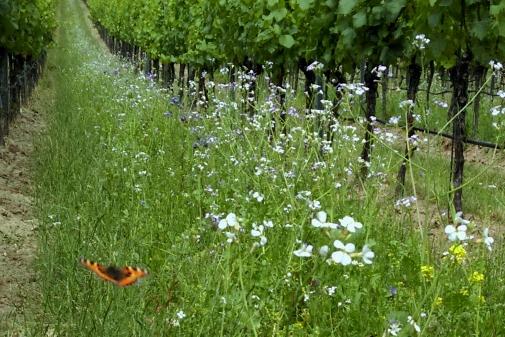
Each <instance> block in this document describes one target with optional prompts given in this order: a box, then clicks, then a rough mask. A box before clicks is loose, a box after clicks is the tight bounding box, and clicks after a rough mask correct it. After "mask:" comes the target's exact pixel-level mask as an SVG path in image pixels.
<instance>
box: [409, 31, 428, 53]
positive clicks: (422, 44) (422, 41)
mask: <svg viewBox="0 0 505 337" xmlns="http://www.w3.org/2000/svg"><path fill="white" fill-rule="evenodd" d="M429 43H430V39H428V38H426V35H424V34H418V35H416V38H415V40H414V43H413V44H414V46H415V47H417V48H419V49H420V50H423V49H424V48H426V46H427V45H428V44H429Z"/></svg>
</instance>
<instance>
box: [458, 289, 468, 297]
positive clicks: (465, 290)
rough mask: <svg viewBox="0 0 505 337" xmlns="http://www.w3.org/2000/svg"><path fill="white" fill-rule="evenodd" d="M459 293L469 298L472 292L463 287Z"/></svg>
mask: <svg viewBox="0 0 505 337" xmlns="http://www.w3.org/2000/svg"><path fill="white" fill-rule="evenodd" d="M459 293H460V294H461V295H463V296H468V295H470V292H469V291H468V288H467V287H463V288H461V289H460V290H459Z"/></svg>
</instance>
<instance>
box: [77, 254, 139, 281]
mask: <svg viewBox="0 0 505 337" xmlns="http://www.w3.org/2000/svg"><path fill="white" fill-rule="evenodd" d="M79 261H80V262H81V264H82V265H83V266H84V267H86V268H88V269H89V270H91V271H92V272H94V273H95V274H97V275H98V276H99V277H100V278H101V279H103V280H105V281H110V282H112V283H114V284H115V285H117V286H119V287H126V286H130V285H132V284H134V283H135V282H137V281H138V280H139V279H140V278H142V277H144V276H146V275H147V274H148V273H147V270H145V269H141V268H136V267H130V266H126V267H124V268H117V267H114V266H110V267H105V266H102V265H101V264H99V263H96V262H93V261H90V260H88V259H85V258H81V259H80V260H79Z"/></svg>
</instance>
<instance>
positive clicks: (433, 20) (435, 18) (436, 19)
mask: <svg viewBox="0 0 505 337" xmlns="http://www.w3.org/2000/svg"><path fill="white" fill-rule="evenodd" d="M441 21H442V13H439V12H437V13H432V14H430V15H428V25H430V27H436V26H437V25H438V24H439V23H440V22H441Z"/></svg>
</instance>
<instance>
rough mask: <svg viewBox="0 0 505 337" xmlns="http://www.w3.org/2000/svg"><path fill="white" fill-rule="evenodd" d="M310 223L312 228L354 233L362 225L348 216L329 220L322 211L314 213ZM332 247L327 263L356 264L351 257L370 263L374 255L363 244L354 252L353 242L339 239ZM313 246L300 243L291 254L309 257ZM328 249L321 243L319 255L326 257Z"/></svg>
mask: <svg viewBox="0 0 505 337" xmlns="http://www.w3.org/2000/svg"><path fill="white" fill-rule="evenodd" d="M311 225H312V227H314V228H322V229H330V230H345V231H347V232H349V233H355V232H356V231H357V230H359V229H361V228H362V227H363V224H362V223H361V222H358V221H356V220H354V219H353V218H352V217H350V216H347V215H346V216H344V217H343V218H342V219H339V221H338V223H334V222H329V221H328V215H327V214H326V212H324V211H319V212H317V213H316V217H315V218H313V219H312V221H311ZM333 247H335V248H336V250H335V251H334V252H333V253H332V254H331V256H330V258H329V259H327V260H326V262H327V263H329V264H341V265H343V266H347V265H350V264H353V263H354V264H357V263H358V262H356V261H354V260H353V257H361V259H362V261H363V263H365V264H372V260H373V258H374V257H375V253H374V252H373V251H372V250H371V249H370V247H368V246H367V245H364V246H363V248H362V250H361V252H359V253H356V252H355V251H356V246H355V245H354V243H351V242H349V243H343V242H342V241H340V240H335V241H333ZM313 249H314V246H312V245H310V244H307V243H302V244H301V246H300V248H299V249H297V250H295V251H294V252H293V254H294V255H295V256H298V257H311V256H312V251H313ZM329 251H330V248H329V247H328V246H327V245H323V246H322V247H320V249H319V255H321V256H322V257H326V256H327V255H328V253H329Z"/></svg>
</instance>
